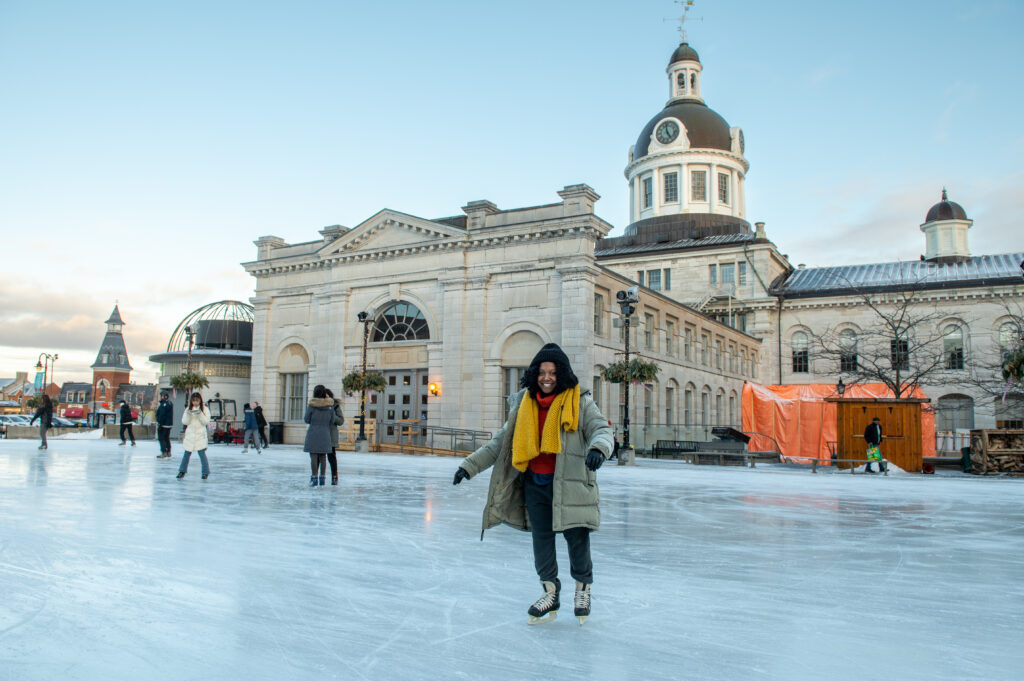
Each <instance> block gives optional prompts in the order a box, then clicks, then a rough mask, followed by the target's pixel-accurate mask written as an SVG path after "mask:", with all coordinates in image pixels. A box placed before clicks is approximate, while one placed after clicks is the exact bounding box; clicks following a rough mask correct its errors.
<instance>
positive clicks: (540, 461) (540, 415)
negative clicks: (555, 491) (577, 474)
mask: <svg viewBox="0 0 1024 681" xmlns="http://www.w3.org/2000/svg"><path fill="white" fill-rule="evenodd" d="M556 396H557V393H551V394H550V395H548V396H547V397H542V396H540V395H537V397H535V398H534V399H535V400H537V440H538V441H540V440H543V438H544V421H546V420H547V418H548V409H549V408H550V407H551V403H552V402H554V401H555V397H556ZM529 468H530V470H531V471H533V472H534V473H538V474H540V475H551V474H552V473H554V472H555V455H554V454H545V453H544V452H541V453H540V454H538V455H537V458H535V459H532V460H531V461H530V465H529Z"/></svg>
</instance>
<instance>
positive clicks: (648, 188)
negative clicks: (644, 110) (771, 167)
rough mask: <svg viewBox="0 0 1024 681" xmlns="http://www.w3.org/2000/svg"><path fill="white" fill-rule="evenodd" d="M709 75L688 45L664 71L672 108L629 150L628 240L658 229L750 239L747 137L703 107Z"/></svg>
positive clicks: (672, 234) (679, 235)
mask: <svg viewBox="0 0 1024 681" xmlns="http://www.w3.org/2000/svg"><path fill="white" fill-rule="evenodd" d="M702 71H703V66H702V65H701V62H700V56H699V55H698V54H697V50H695V49H693V48H692V47H691V46H690V45H689V44H688V43H687V42H686V41H685V38H684V40H683V42H681V43H680V44H679V46H678V47H677V48H676V49H675V51H674V52H673V53H672V56H671V57H670V58H669V63H668V67H667V68H666V69H665V73H666V74H667V75H668V94H669V99H668V102H667V103H666V104H665V107H664V108H663V109H662V110H661V111H660V112H659V113H658V114H657V115H656V116H654V117H653V118H652V119H651V120H650V121H648V123H647V125H645V126H644V128H643V130H642V131H641V132H640V137H639V138H638V139H637V141H636V144H634V145H633V146H632V147H630V149H629V163H628V165H627V166H626V170H625V175H626V179H627V180H629V192H630V202H629V206H630V209H629V218H630V225H629V226H628V227H627V228H626V235H637V236H642V234H643V232H645V231H651V230H654V231H657V232H658V234H659V235H661V237H667V238H673V239H694V238H702V237H706V236H714V235H719V234H734V233H742V232H746V233H749V232H751V229H750V224H749V223H748V222H747V221H746V219H745V217H746V208H747V207H746V198H745V196H744V183H745V181H746V176H747V170H748V169H749V167H750V164H749V163H748V162H747V159H746V158H745V157H744V155H743V154H744V151H745V148H744V147H745V145H744V140H743V131H741V130H740V129H739V128H736V127H730V126H729V124H728V123H727V122H726V121H725V119H724V118H722V117H721V116H720V115H718V114H717V113H716V112H715V111H713V110H712V109H710V108H708V106H707V104H705V103H704V99H703V96H702V94H701V76H702ZM661 237H659V238H661Z"/></svg>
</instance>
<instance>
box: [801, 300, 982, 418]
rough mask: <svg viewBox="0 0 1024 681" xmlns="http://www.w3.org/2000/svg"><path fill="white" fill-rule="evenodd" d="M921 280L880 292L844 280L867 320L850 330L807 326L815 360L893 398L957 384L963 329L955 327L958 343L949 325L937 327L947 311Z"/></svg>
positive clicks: (851, 379) (946, 317)
mask: <svg viewBox="0 0 1024 681" xmlns="http://www.w3.org/2000/svg"><path fill="white" fill-rule="evenodd" d="M923 283H924V282H923V281H896V282H891V283H890V284H889V285H888V286H887V287H886V288H885V289H884V290H879V289H875V290H871V289H869V288H865V287H863V286H858V285H856V284H855V283H853V282H850V281H848V280H847V281H845V282H844V284H843V288H844V292H845V293H846V294H847V295H853V296H855V297H857V298H858V299H859V301H860V303H861V304H862V305H863V306H864V308H865V309H866V310H867V311H869V312H870V315H869V318H870V320H869V321H868V322H867V323H863V324H859V325H858V326H859V330H858V331H856V332H854V331H853V330H852V329H849V328H845V329H844V328H838V327H830V328H826V329H824V330H821V331H815V330H811V331H810V337H811V343H812V344H813V345H814V346H815V349H816V353H815V354H817V355H818V358H819V359H818V360H817V361H819V362H820V361H825V362H828V363H829V364H831V365H832V366H834V367H835V370H834V371H836V373H838V374H839V375H840V376H841V377H842V378H843V379H844V380H845V382H846V383H848V384H853V383H869V382H870V383H883V384H885V385H886V386H888V388H889V389H890V390H891V391H892V394H893V395H894V396H895V397H897V398H903V397H908V396H909V395H910V394H911V393H912V392H913V391H914V389H915V388H917V387H919V386H921V385H922V384H925V383H927V384H933V385H934V384H943V383H958V382H962V379H961V378H958V376H959V375H960V374H961V373H962V372H961V371H960V370H962V369H963V368H964V343H963V331H964V330H963V329H962V328H960V327H955V328H957V329H959V331H958V333H959V334H960V336H959V345H958V344H957V342H956V341H957V337H956V335H955V332H954V330H953V327H951V325H942V322H943V321H944V320H946V319H948V318H949V317H950V314H949V312H948V311H946V310H942V309H940V308H939V307H938V305H937V303H934V302H931V301H929V300H927V299H926V297H925V295H924V294H925V293H926V291H927V289H926V288H925V287H924V286H923ZM961 319H962V317H961ZM964 321H965V322H968V323H969V321H968V320H964Z"/></svg>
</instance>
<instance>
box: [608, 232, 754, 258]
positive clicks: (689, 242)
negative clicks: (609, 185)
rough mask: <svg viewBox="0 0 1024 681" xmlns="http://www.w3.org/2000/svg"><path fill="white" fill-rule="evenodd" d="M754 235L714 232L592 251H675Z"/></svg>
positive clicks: (610, 252)
mask: <svg viewBox="0 0 1024 681" xmlns="http://www.w3.org/2000/svg"><path fill="white" fill-rule="evenodd" d="M755 238H756V237H755V236H754V235H753V234H716V235H715V236H706V237H704V238H702V239H678V240H676V241H661V242H658V243H653V244H638V245H636V246H619V247H617V248H601V249H596V250H595V251H594V257H595V258H601V257H606V256H610V255H625V254H628V253H650V252H652V251H675V250H679V249H683V248H703V247H707V246H718V245H721V244H735V243H742V242H744V241H753V240H754V239H755Z"/></svg>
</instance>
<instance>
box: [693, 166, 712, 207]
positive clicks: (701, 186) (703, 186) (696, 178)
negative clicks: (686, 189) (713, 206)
mask: <svg viewBox="0 0 1024 681" xmlns="http://www.w3.org/2000/svg"><path fill="white" fill-rule="evenodd" d="M707 185H708V174H707V171H704V170H691V171H690V200H691V201H707V200H708V186H707Z"/></svg>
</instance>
